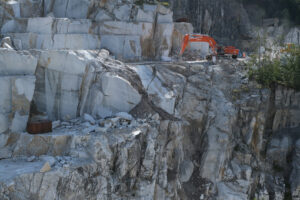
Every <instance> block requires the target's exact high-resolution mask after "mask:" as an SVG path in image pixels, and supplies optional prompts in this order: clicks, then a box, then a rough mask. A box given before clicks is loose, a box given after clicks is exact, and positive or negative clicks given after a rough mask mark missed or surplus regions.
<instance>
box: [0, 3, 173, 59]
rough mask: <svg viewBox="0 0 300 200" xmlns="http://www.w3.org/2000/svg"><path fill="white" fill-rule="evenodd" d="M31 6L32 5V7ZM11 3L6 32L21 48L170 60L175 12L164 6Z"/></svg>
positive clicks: (3, 29)
mask: <svg viewBox="0 0 300 200" xmlns="http://www.w3.org/2000/svg"><path fill="white" fill-rule="evenodd" d="M29 2H30V3H29ZM29 2H28V1H23V0H19V1H8V3H7V5H6V6H8V7H10V9H11V10H12V16H9V17H7V19H6V20H5V22H4V24H3V26H2V29H1V33H2V34H3V35H5V36H10V37H11V38H12V39H13V42H14V45H15V47H16V48H17V49H50V50H57V49H72V50H78V49H90V50H93V49H100V48H106V49H108V50H109V51H110V52H111V53H112V54H114V55H115V57H116V58H117V59H123V60H132V61H133V60H145V59H146V60H147V59H154V58H156V59H161V58H165V57H169V56H170V52H171V49H172V35H173V31H174V23H173V19H172V18H173V13H172V12H171V11H170V10H169V9H168V8H166V7H164V6H162V5H147V4H144V5H141V6H139V5H136V4H134V2H133V1H109V2H106V1H97V2H95V1H92V0H76V1H75V0H74V1H62V0H45V1H44V3H42V1H41V0H38V1H29Z"/></svg>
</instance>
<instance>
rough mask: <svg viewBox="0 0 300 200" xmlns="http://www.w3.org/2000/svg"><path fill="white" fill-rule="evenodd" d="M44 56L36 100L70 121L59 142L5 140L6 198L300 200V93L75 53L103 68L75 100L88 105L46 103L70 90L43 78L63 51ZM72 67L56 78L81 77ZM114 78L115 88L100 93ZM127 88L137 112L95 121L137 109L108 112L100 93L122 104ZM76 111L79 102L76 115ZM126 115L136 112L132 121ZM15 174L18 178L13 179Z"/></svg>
mask: <svg viewBox="0 0 300 200" xmlns="http://www.w3.org/2000/svg"><path fill="white" fill-rule="evenodd" d="M43 53H44V52H40V53H37V52H36V51H34V54H35V55H36V56H37V57H38V60H39V62H38V63H39V64H38V70H37V76H36V77H37V85H36V89H35V95H36V94H37V93H40V95H49V94H51V95H52V94H54V95H53V96H55V99H54V102H57V103H58V104H57V105H60V104H61V103H62V102H64V101H66V103H63V104H62V105H64V106H63V107H60V108H61V109H64V111H63V112H59V111H58V112H57V113H64V114H65V115H66V116H67V115H68V114H69V115H70V116H71V117H70V120H68V118H61V119H63V120H67V121H63V122H56V124H58V125H56V126H57V127H56V128H54V131H53V133H51V134H45V135H28V134H27V133H18V132H15V133H12V132H9V133H5V134H4V135H6V137H5V141H3V145H2V146H1V150H2V149H6V152H10V153H9V155H10V156H7V159H3V160H1V161H0V162H2V164H1V166H2V168H1V170H0V171H1V173H0V174H1V187H0V188H1V195H2V196H1V198H4V199H5V198H7V199H82V198H86V199H199V198H201V199H251V198H254V197H256V198H257V199H259V198H267V197H268V198H270V199H274V198H275V199H283V197H284V195H285V193H290V194H292V195H293V196H294V199H297V198H298V196H299V180H298V179H297V177H299V176H298V174H299V169H298V164H297V163H298V162H299V158H298V157H299V156H298V148H299V147H298V146H297V145H299V134H297V133H299V132H298V131H299V128H298V127H299V123H300V120H299V119H298V117H293V116H299V112H300V109H299V93H295V92H294V91H292V90H286V89H284V88H278V89H277V90H276V91H275V93H274V91H273V92H271V91H269V90H266V89H260V88H259V87H258V85H257V84H256V83H253V82H248V81H247V79H246V76H245V71H244V70H243V63H240V62H239V61H234V62H232V61H228V60H223V61H222V62H220V63H219V64H215V65H212V64H211V63H207V62H202V63H194V64H193V63H190V64H189V63H169V64H167V63H151V64H143V63H140V64H131V65H126V64H123V63H121V62H119V61H113V60H112V59H111V58H110V57H109V56H108V54H107V52H106V51H101V52H100V54H99V53H95V52H93V51H74V52H73V56H75V57H74V59H75V58H76V59H78V60H84V61H85V62H87V61H88V62H92V63H93V62H96V63H97V62H98V64H97V65H92V64H90V65H86V68H84V69H85V70H82V71H83V72H84V71H85V74H84V75H82V81H80V83H81V86H79V88H81V89H80V90H79V91H77V90H71V91H70V92H71V93H72V92H75V93H77V92H79V95H75V96H72V98H67V99H66V100H64V99H62V97H61V96H60V95H59V94H68V92H67V91H66V92H61V91H58V90H56V91H57V93H47V91H43V90H41V89H42V88H43V87H44V86H43V85H42V84H40V83H42V82H43V80H47V81H49V83H50V85H51V84H55V85H52V86H51V87H50V88H52V89H53V88H63V87H65V86H66V85H67V83H64V81H61V82H55V81H54V82H53V81H51V80H52V79H48V78H46V79H44V76H41V75H39V74H40V72H38V71H39V70H44V69H42V68H43V67H44V66H45V65H44V64H43V62H42V61H43V60H48V59H47V56H49V55H51V56H52V58H51V59H50V60H51V61H52V62H53V61H55V59H56V57H60V56H61V55H64V54H63V51H62V52H60V54H55V53H54V54H53V52H47V54H46V55H47V56H46V57H45V55H44V54H43ZM49 53H50V54H49ZM83 55H84V57H83ZM45 58H46V59H45ZM49 63H51V62H49ZM67 63H68V62H66V66H65V67H64V68H61V69H59V70H62V71H60V72H59V73H61V75H58V76H60V77H64V76H70V75H69V74H68V73H69V70H65V69H67V67H68V66H76V65H74V64H72V65H71V64H67ZM73 63H74V62H73ZM100 63H101V64H100ZM50 66H51V64H49V65H48V69H47V70H50V69H51V67H50ZM100 66H101V67H100ZM47 73H49V74H51V73H53V72H51V71H49V72H47ZM47 73H46V74H47ZM106 75H108V77H107V76H106ZM111 76H113V77H115V78H117V79H115V78H112V79H113V81H112V82H111V83H110V84H104V85H102V86H101V84H102V83H103V81H105V82H106V81H109V80H108V79H110V78H109V77H111ZM54 77H55V76H54ZM118 77H119V78H118ZM120 78H121V79H120ZM76 79H77V78H76ZM76 79H75V78H74V80H76ZM53 80H60V79H58V78H57V79H53ZM62 80H63V79H62ZM119 80H121V81H119ZM124 84H125V85H126V84H129V85H131V86H130V87H128V86H126V88H128V89H122V90H124V91H126V94H127V95H129V96H130V97H134V98H137V101H136V104H135V105H136V106H134V105H133V106H132V107H130V108H127V106H126V105H124V107H125V108H126V109H128V110H122V109H121V110H112V112H111V113H110V115H108V118H106V119H103V118H101V115H97V113H98V112H99V113H100V114H101V113H105V112H103V110H101V109H102V108H103V106H106V108H107V109H108V110H109V109H111V108H116V107H115V106H121V105H123V103H125V104H126V103H127V102H128V101H121V102H120V100H118V99H116V100H111V99H110V100H108V101H103V97H102V96H101V95H100V94H101V93H102V92H104V94H105V95H104V98H114V97H113V96H110V95H108V94H106V93H105V91H106V90H105V88H103V86H105V85H106V86H110V87H112V88H111V90H109V91H111V92H112V91H114V94H112V95H115V93H118V94H120V91H119V90H118V89H119V88H123V85H124ZM72 85H73V84H72ZM114 88H115V89H116V90H114ZM130 88H132V89H130ZM62 91H63V90H62ZM130 91H132V92H133V94H131V93H130ZM134 91H135V92H134ZM98 93H99V95H98ZM134 93H136V94H135V95H134ZM51 95H50V97H51ZM139 96H140V97H139ZM121 97H122V99H124V97H125V96H124V95H122V94H121ZM38 99H40V98H38ZM67 102H79V103H78V104H77V106H75V107H74V108H77V111H76V114H74V115H73V114H72V113H74V110H76V109H74V108H73V104H72V103H67ZM84 102H98V103H87V104H85V103H84ZM105 102H106V103H110V104H109V105H110V106H112V107H110V106H109V105H108V104H106V103H105ZM131 102H132V101H131ZM35 104H36V105H37V107H39V106H41V105H42V104H43V102H42V101H41V102H38V101H35ZM47 105H48V103H47ZM78 105H80V106H78ZM86 106H88V107H86ZM132 108H133V109H132ZM99 109H100V111H99ZM52 110H56V109H52ZM52 110H51V109H50V111H52ZM81 111H82V112H81ZM120 111H125V112H128V111H130V112H131V114H132V115H133V116H134V118H132V117H131V116H130V115H128V114H127V115H124V114H118V113H117V112H120ZM46 113H47V112H46ZM84 113H90V114H91V115H94V117H95V119H99V120H93V117H88V115H86V114H85V115H83V114H84ZM31 114H36V113H35V111H34V110H32V111H31ZM48 116H49V117H52V119H59V118H60V115H52V114H51V112H50V113H49V112H48ZM77 116H82V118H76V117H77ZM114 116H115V117H114ZM284 127H287V128H289V130H288V134H285V132H286V130H285V129H283V128H284ZM282 130H283V131H282ZM269 131H272V132H273V131H274V133H275V131H277V134H275V135H270V134H268V133H269ZM2 135H3V134H2ZM283 136H284V137H283ZM289 141H294V142H289ZM293 149H295V151H292V150H293ZM278 153H280V154H281V155H282V156H281V157H280V160H278V156H276V155H277V154H278ZM45 155H47V156H45ZM265 155H267V156H265ZM24 156H25V157H24ZM29 156H34V157H33V158H31V157H29ZM12 158H13V159H12ZM285 160H287V162H288V163H285ZM47 163H48V164H47ZM45 165H46V166H45ZM47 165H49V166H50V168H49V167H47ZM18 168H21V169H22V170H21V171H20V170H17V171H16V172H18V173H12V174H11V173H5V172H6V171H7V172H12V171H10V169H18ZM49 170H50V171H49ZM290 172H291V173H290ZM288 184H290V185H291V187H290V188H289V187H288Z"/></svg>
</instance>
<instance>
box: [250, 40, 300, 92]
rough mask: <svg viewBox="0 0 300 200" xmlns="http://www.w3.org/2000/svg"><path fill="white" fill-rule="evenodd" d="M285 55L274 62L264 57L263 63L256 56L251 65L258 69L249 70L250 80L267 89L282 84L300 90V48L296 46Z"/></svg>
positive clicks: (251, 68)
mask: <svg viewBox="0 0 300 200" xmlns="http://www.w3.org/2000/svg"><path fill="white" fill-rule="evenodd" d="M284 54H285V55H284V56H281V57H280V58H275V59H272V60H271V59H270V58H267V57H264V58H263V59H262V61H261V62H258V60H257V57H255V56H254V57H253V58H252V60H251V62H250V63H249V64H250V65H251V66H256V68H253V67H250V68H249V76H250V78H252V79H255V80H256V81H257V82H259V83H260V84H262V85H263V86H265V87H272V86H274V85H276V84H280V85H284V86H287V87H290V88H294V89H296V90H300V48H299V47H296V46H294V47H292V48H290V49H288V50H287V51H286V52H285V53H284Z"/></svg>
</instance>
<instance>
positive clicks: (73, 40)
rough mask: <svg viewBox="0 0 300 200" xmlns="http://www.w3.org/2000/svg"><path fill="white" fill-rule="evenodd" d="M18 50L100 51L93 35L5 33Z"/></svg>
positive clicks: (98, 41) (98, 39) (96, 38)
mask: <svg viewBox="0 0 300 200" xmlns="http://www.w3.org/2000/svg"><path fill="white" fill-rule="evenodd" d="M4 35H5V36H9V37H11V38H12V41H13V43H14V45H15V47H16V48H17V49H18V50H27V49H49V50H56V49H72V50H84V49H90V50H93V49H100V37H99V36H98V35H93V34H54V35H52V34H36V33H6V34H4Z"/></svg>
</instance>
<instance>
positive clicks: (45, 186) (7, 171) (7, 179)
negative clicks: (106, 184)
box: [0, 156, 99, 199]
mask: <svg viewBox="0 0 300 200" xmlns="http://www.w3.org/2000/svg"><path fill="white" fill-rule="evenodd" d="M96 169H97V166H96V163H94V162H92V161H91V160H87V159H76V158H71V157H59V158H58V157H49V156H47V157H40V158H33V159H32V160H30V158H29V159H28V158H27V159H26V158H18V159H4V160H0V199H32V197H33V196H34V197H35V198H36V199H56V196H57V194H58V192H57V191H56V190H59V189H61V187H62V186H60V187H59V186H58V185H59V182H60V181H62V182H64V181H65V182H66V183H67V182H72V180H74V179H72V178H76V180H80V181H79V182H78V183H76V184H75V185H77V186H79V185H78V184H80V182H82V184H84V183H83V182H85V183H87V180H88V179H93V178H94V177H91V176H92V175H89V173H91V174H96ZM80 170H81V171H80ZM78 171H80V172H82V173H78ZM87 171H88V173H87V174H85V173H84V174H83V172H87ZM96 180H98V179H96ZM98 181H99V180H98ZM93 183H96V182H93ZM98 184H99V183H98ZM67 185H68V184H67ZM77 186H76V189H75V190H76V191H72V192H71V191H70V192H71V193H73V192H75V193H76V192H78V188H77ZM86 186H87V185H86ZM90 186H91V185H90ZM65 187H66V188H69V186H65ZM80 187H81V186H80ZM82 188H84V187H82ZM80 192H82V193H83V194H81V195H88V194H85V191H80ZM66 193H68V192H67V191H66ZM73 194H74V193H73ZM64 195H70V194H63V196H64ZM20 197H22V198H20ZM77 197H78V195H77ZM62 198H63V199H67V197H62ZM80 199H84V198H80Z"/></svg>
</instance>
